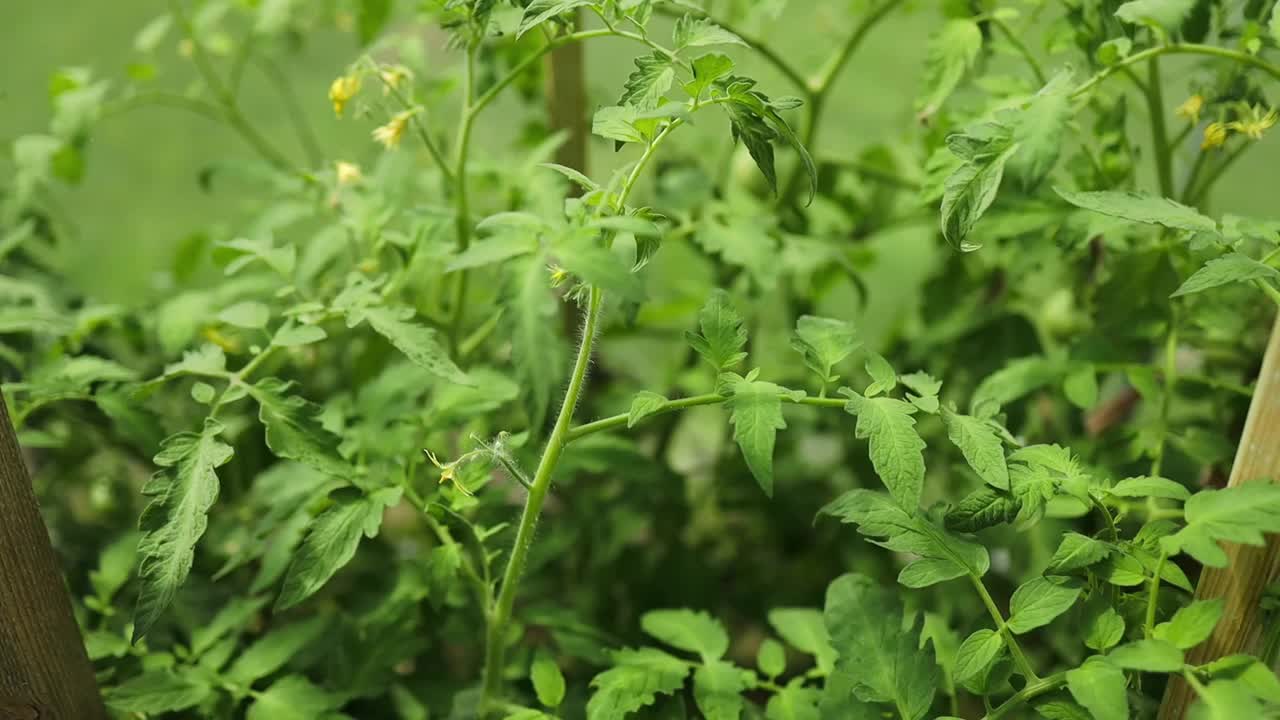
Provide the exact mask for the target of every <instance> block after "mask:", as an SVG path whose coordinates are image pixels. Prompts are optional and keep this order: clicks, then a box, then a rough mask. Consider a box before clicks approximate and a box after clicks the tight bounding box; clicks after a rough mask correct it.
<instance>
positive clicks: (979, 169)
mask: <svg viewBox="0 0 1280 720" xmlns="http://www.w3.org/2000/svg"><path fill="white" fill-rule="evenodd" d="M1017 150H1018V146H1017V145H1009V146H1008V147H1006V148H1005V149H1004V150H1001V151H1000V152H996V153H992V154H984V155H981V156H979V157H977V158H974V159H973V160H970V161H968V162H966V163H965V164H963V165H961V166H960V167H959V168H957V169H956V171H955V172H953V173H951V175H949V176H948V177H947V180H946V182H945V183H944V184H943V188H942V212H941V220H940V226H941V228H942V236H943V237H944V238H945V239H946V241H947V242H948V243H950V244H951V246H952V247H953V248H955V249H957V250H959V251H961V252H972V251H974V250H977V249H979V248H981V247H982V244H981V243H975V242H972V241H970V240H969V234H970V233H971V232H973V227H974V225H976V224H977V223H978V220H979V219H980V218H981V217H982V215H983V214H984V213H986V212H987V209H988V208H990V207H991V203H993V202H995V199H996V194H997V193H998V192H999V190H1000V182H1001V180H1002V179H1003V178H1004V168H1005V164H1006V163H1008V162H1009V158H1011V157H1013V154H1014V153H1015V152H1017Z"/></svg>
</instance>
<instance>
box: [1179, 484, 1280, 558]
mask: <svg viewBox="0 0 1280 720" xmlns="http://www.w3.org/2000/svg"><path fill="white" fill-rule="evenodd" d="M1183 513H1184V515H1183V517H1184V519H1185V520H1186V523H1187V525H1186V527H1184V528H1182V529H1181V530H1179V531H1178V532H1177V533H1174V534H1173V535H1169V536H1167V537H1164V538H1161V539H1160V548H1161V549H1162V550H1163V551H1164V552H1166V553H1168V554H1169V555H1170V556H1173V555H1177V554H1178V553H1181V552H1186V553H1187V554H1189V555H1191V556H1192V557H1194V558H1195V559H1196V560H1198V561H1200V562H1201V563H1203V564H1205V565H1208V566H1210V567H1226V566H1227V554H1226V552H1225V551H1224V550H1223V549H1222V547H1221V546H1220V545H1219V543H1221V542H1234V543H1241V544H1245V545H1262V544H1263V542H1264V538H1263V533H1276V532H1280V485H1275V484H1272V483H1269V482H1264V481H1257V482H1251V483H1246V484H1244V485H1239V486H1236V487H1229V488H1226V489H1224V490H1203V491H1201V492H1198V493H1196V494H1195V495H1192V496H1191V499H1190V500H1187V503H1186V505H1185V507H1184V508H1183Z"/></svg>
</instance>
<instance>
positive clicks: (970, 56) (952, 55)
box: [920, 20, 982, 115]
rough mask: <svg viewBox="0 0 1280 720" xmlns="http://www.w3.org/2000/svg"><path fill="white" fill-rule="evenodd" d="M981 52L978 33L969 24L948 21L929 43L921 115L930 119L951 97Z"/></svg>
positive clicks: (977, 28)
mask: <svg viewBox="0 0 1280 720" xmlns="http://www.w3.org/2000/svg"><path fill="white" fill-rule="evenodd" d="M981 51H982V30H981V29H980V28H979V27H978V24H977V23H975V22H974V21H972V20H951V21H949V22H948V23H947V24H946V25H944V26H943V27H942V30H940V31H939V32H938V33H937V34H935V35H934V36H933V37H932V38H930V40H929V53H928V56H927V57H926V58H925V65H924V77H925V79H924V86H925V88H926V93H925V95H924V99H923V100H922V102H921V103H920V105H921V107H922V108H923V111H922V112H923V114H925V115H932V114H934V113H936V112H937V111H938V108H940V107H942V103H944V102H946V99H947V98H948V97H950V96H951V93H952V92H954V91H955V89H956V86H958V85H959V84H960V80H961V79H963V78H964V76H965V73H967V72H968V71H969V69H970V68H972V67H973V64H974V62H975V61H976V60H977V59H978V53H980V52H981Z"/></svg>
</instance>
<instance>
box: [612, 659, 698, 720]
mask: <svg viewBox="0 0 1280 720" xmlns="http://www.w3.org/2000/svg"><path fill="white" fill-rule="evenodd" d="M613 662H614V667H613V668H611V669H609V670H606V671H604V672H602V673H600V674H599V675H596V676H595V677H594V678H592V680H591V687H593V688H595V693H594V694H592V696H591V700H590V701H589V702H588V703H587V720H617V718H622V717H626V715H627V713H631V712H635V711H636V710H639V709H640V708H642V707H645V706H646V705H652V704H653V701H654V700H656V699H657V697H658V695H659V694H664V695H665V694H670V693H674V692H676V691H677V690H679V689H680V688H682V687H684V679H685V676H686V675H688V674H689V666H688V665H687V664H686V663H685V662H684V661H683V660H680V659H678V658H675V657H672V656H670V655H668V654H666V653H664V652H662V651H661V650H655V649H653V648H640V649H638V650H630V649H627V650H619V651H617V652H615V653H613Z"/></svg>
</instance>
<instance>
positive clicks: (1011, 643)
mask: <svg viewBox="0 0 1280 720" xmlns="http://www.w3.org/2000/svg"><path fill="white" fill-rule="evenodd" d="M969 579H970V580H971V581H972V582H973V587H974V589H975V590H977V591H978V595H979V596H980V597H981V598H982V604H984V605H986V606H987V612H988V613H990V614H991V619H992V620H993V621H995V624H996V629H997V630H998V631H999V633H1000V635H1001V636H1002V637H1003V638H1004V644H1005V646H1006V647H1008V648H1009V655H1010V656H1011V657H1012V658H1013V664H1014V665H1017V666H1018V670H1019V671H1020V672H1021V673H1022V675H1023V677H1025V678H1026V679H1027V684H1028V687H1029V686H1031V685H1034V684H1036V683H1038V682H1041V680H1040V676H1039V675H1036V671H1035V669H1034V668H1032V667H1031V663H1030V661H1028V660H1027V656H1026V655H1024V654H1023V652H1022V646H1021V645H1019V644H1018V639H1017V638H1015V637H1014V636H1013V631H1011V630H1010V629H1009V626H1008V624H1007V623H1005V621H1004V615H1003V614H1002V613H1001V612H1000V608H998V607H996V601H995V600H993V599H992V598H991V593H989V592H987V586H986V585H984V584H983V583H982V578H980V577H978V576H977V575H974V574H972V573H970V575H969ZM1024 690H1025V688H1024ZM1015 697H1016V696H1015ZM1001 707H1003V706H1001ZM994 717H999V715H996V716H994Z"/></svg>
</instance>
